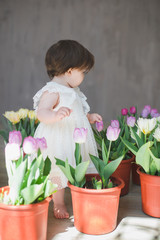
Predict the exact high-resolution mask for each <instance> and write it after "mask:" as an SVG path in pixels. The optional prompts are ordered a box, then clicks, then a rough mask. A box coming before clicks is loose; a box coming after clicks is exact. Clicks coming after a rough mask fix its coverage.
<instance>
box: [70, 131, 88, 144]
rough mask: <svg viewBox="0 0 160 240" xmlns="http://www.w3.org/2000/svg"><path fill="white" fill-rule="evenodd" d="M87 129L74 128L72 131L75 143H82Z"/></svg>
mask: <svg viewBox="0 0 160 240" xmlns="http://www.w3.org/2000/svg"><path fill="white" fill-rule="evenodd" d="M87 132H88V129H85V128H75V130H74V133H73V139H74V141H75V142H76V143H84V142H85V141H86V138H87Z"/></svg>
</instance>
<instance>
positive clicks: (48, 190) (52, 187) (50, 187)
mask: <svg viewBox="0 0 160 240" xmlns="http://www.w3.org/2000/svg"><path fill="white" fill-rule="evenodd" d="M56 188H57V184H53V183H52V182H51V181H50V180H48V181H47V183H46V185H45V189H44V198H46V197H49V196H50V195H51V194H53V193H55V192H56V191H57V190H56Z"/></svg>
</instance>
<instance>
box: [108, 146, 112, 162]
mask: <svg viewBox="0 0 160 240" xmlns="http://www.w3.org/2000/svg"><path fill="white" fill-rule="evenodd" d="M111 144H112V141H110V142H109V148H108V155H107V162H108V161H109V155H110V150H111Z"/></svg>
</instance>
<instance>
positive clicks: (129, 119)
mask: <svg viewBox="0 0 160 240" xmlns="http://www.w3.org/2000/svg"><path fill="white" fill-rule="evenodd" d="M135 122H136V118H135V117H133V116H130V117H127V125H128V126H130V127H134V124H135Z"/></svg>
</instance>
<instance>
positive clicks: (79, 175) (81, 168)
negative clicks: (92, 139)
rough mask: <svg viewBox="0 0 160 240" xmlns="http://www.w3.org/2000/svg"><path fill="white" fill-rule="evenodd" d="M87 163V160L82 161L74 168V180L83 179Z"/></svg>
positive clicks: (79, 180)
mask: <svg viewBox="0 0 160 240" xmlns="http://www.w3.org/2000/svg"><path fill="white" fill-rule="evenodd" d="M88 165H89V161H87V162H82V163H80V164H79V165H78V166H76V169H75V180H76V182H81V181H82V180H83V178H84V177H85V174H86V171H87V168H88Z"/></svg>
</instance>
